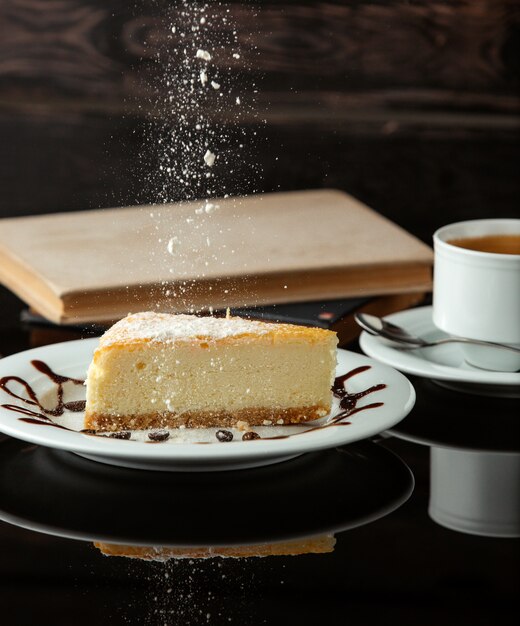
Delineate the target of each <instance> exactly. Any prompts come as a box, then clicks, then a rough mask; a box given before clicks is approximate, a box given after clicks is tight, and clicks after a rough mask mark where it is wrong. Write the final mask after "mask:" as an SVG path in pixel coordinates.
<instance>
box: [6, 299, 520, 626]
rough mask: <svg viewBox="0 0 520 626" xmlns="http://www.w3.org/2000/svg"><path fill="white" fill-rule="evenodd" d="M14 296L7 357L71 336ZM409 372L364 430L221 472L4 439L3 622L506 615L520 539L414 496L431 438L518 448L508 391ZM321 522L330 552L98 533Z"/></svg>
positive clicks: (239, 532)
mask: <svg viewBox="0 0 520 626" xmlns="http://www.w3.org/2000/svg"><path fill="white" fill-rule="evenodd" d="M20 309H21V303H19V302H18V301H17V300H16V299H15V298H14V297H13V296H11V295H9V294H8V293H7V292H5V291H0V353H1V354H3V355H4V356H5V355H7V354H11V353H14V352H17V351H20V350H24V349H27V348H29V347H31V346H33V345H41V344H42V343H45V342H52V341H60V340H66V339H68V338H73V337H72V336H71V335H70V333H63V332H50V331H46V330H43V329H30V328H23V327H22V326H21V324H20V322H19V311H20ZM74 338H76V337H74ZM349 348H351V349H355V346H349ZM413 383H414V385H415V387H416V389H417V394H418V401H417V405H416V407H415V409H414V410H413V412H412V413H411V415H410V416H409V417H408V418H406V419H405V420H404V421H403V422H402V423H401V424H399V425H398V426H397V427H396V428H395V429H394V430H393V431H392V433H385V434H384V435H383V436H381V437H378V438H376V439H377V440H376V441H367V442H360V443H357V444H354V445H351V446H346V447H344V448H340V449H337V450H330V451H326V452H321V453H316V454H311V455H308V456H305V457H300V458H298V459H294V460H293V461H288V462H286V463H282V464H280V465H279V466H272V467H269V468H259V469H255V470H247V471H243V472H225V473H223V474H221V475H219V476H215V475H213V476H212V475H207V476H205V475H198V476H187V475H186V476H182V475H180V474H177V475H174V474H172V475H168V474H162V473H155V472H139V471H135V470H124V469H119V468H109V467H107V466H100V465H98V464H96V463H93V462H90V461H86V460H84V459H80V458H78V457H75V456H74V455H71V454H68V453H63V452H55V451H52V450H47V449H44V448H38V447H35V446H32V445H30V444H25V443H23V442H17V441H15V440H12V439H4V440H3V441H1V442H0V519H2V520H3V521H0V555H1V556H0V577H1V585H0V602H1V607H2V618H1V623H2V624H6V626H15V625H16V626H18V625H20V626H26V625H32V624H38V625H40V624H41V625H46V624H49V625H53V626H54V625H55V626H61V625H63V626H65V625H66V626H69V625H86V624H88V625H91V624H109V625H111V626H117V625H119V624H121V625H128V624H143V625H155V624H157V625H160V626H163V625H164V624H168V625H170V624H172V625H173V624H179V625H184V624H237V625H240V626H242V625H248V624H250V625H254V626H256V625H257V624H289V623H290V624H293V623H294V624H321V625H324V626H326V625H329V624H330V625H335V624H353V625H357V624H359V625H367V624H400V625H403V624H405V625H406V624H410V625H412V624H413V625H414V626H416V625H421V626H422V625H426V626H429V625H430V624H431V625H437V624H471V625H472V626H480V625H495V624H504V625H505V624H513V623H516V621H517V619H516V618H517V617H518V611H517V608H516V599H517V593H518V588H519V582H520V574H519V570H520V542H519V541H518V540H516V539H512V538H500V539H499V538H492V537H485V536H479V535H473V534H468V533H463V532H457V531H453V530H449V529H448V528H445V527H443V526H441V525H440V524H438V523H435V522H434V521H433V520H432V519H431V518H430V517H429V515H428V504H429V497H430V466H429V463H430V448H431V447H435V448H439V447H441V448H449V449H450V450H452V451H454V450H455V451H456V450H458V449H461V450H466V451H467V450H477V451H482V452H500V453H506V454H514V453H515V452H520V444H519V426H520V417H519V418H518V420H515V417H516V414H517V412H518V413H520V402H519V401H515V400H510V399H509V400H500V399H496V398H495V399H493V401H492V402H490V401H487V400H482V399H480V400H479V401H478V402H476V401H475V399H474V398H471V397H467V398H464V397H463V396H461V395H460V394H455V396H454V395H453V394H454V393H455V392H451V391H448V390H446V389H442V388H440V387H437V386H435V385H433V384H432V383H431V382H429V381H423V380H420V379H414V380H413ZM486 402H487V404H486ZM501 420H502V421H501ZM412 475H413V477H412ZM324 535H326V536H329V537H330V536H331V535H334V536H335V539H336V544H335V547H334V550H333V551H332V552H327V553H322V554H301V555H299V556H268V557H265V558H241V559H234V558H228V559H222V558H212V559H199V558H190V557H189V556H188V557H187V558H184V559H172V560H169V561H167V562H154V561H152V562H150V561H145V560H141V559H129V558H125V557H109V556H105V555H103V554H102V553H101V551H100V550H99V548H98V547H96V546H95V545H94V543H97V544H99V542H107V543H109V544H124V545H130V546H137V547H146V546H152V545H153V546H165V547H168V546H170V547H174V548H175V549H178V550H181V551H182V550H184V548H185V547H186V546H199V547H201V548H204V546H209V545H211V546H217V547H218V546H233V545H234V546H237V545H238V546H240V545H242V546H243V545H251V544H258V543H261V544H264V545H268V546H269V545H271V544H277V543H278V542H280V541H285V542H286V541H297V542H298V541H300V540H301V541H304V540H305V538H306V537H308V536H311V537H316V536H324ZM187 554H188V553H187Z"/></svg>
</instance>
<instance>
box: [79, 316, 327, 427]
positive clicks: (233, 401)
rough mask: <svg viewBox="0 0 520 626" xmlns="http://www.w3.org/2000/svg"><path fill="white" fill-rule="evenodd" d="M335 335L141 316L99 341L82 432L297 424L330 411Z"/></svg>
mask: <svg viewBox="0 0 520 626" xmlns="http://www.w3.org/2000/svg"><path fill="white" fill-rule="evenodd" d="M336 343H337V339H336V334H335V333H332V332H330V331H327V330H322V329H318V328H307V327H303V326H293V325H290V324H269V323H263V322H255V321H249V320H244V319H240V318H236V317H233V318H225V319H224V318H216V317H196V316H193V315H167V314H161V313H151V312H149V313H137V314H135V315H129V316H128V317H126V318H124V319H123V320H121V321H120V322H118V323H117V324H115V325H114V326H112V328H110V329H109V330H108V331H107V332H106V333H105V334H104V335H103V337H102V338H101V340H100V343H99V347H98V348H97V349H96V351H95V353H94V359H93V361H92V363H91V365H90V367H89V370H88V378H87V405H86V416H85V427H86V428H91V429H95V430H119V429H144V428H157V427H170V428H174V427H178V426H189V427H205V426H235V425H236V424H237V422H240V421H243V422H247V423H248V424H249V425H271V424H296V423H299V422H305V421H308V420H313V419H316V418H318V417H321V416H323V415H326V414H327V413H328V412H329V411H330V405H331V391H330V389H331V385H332V382H333V377H334V370H335V363H336V352H335V350H336Z"/></svg>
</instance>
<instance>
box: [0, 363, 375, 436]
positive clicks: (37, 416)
mask: <svg viewBox="0 0 520 626" xmlns="http://www.w3.org/2000/svg"><path fill="white" fill-rule="evenodd" d="M31 365H32V366H33V367H34V368H35V369H37V370H38V371H39V372H41V373H42V374H44V375H45V376H47V377H48V378H50V380H51V381H52V382H53V383H54V384H55V385H56V388H57V397H58V402H57V404H56V406H55V407H54V408H52V409H47V408H45V407H44V406H43V405H42V404H41V402H40V400H39V399H38V396H37V395H36V392H35V391H34V389H33V388H32V387H31V385H30V384H29V383H28V382H27V381H25V380H23V378H20V377H18V376H4V377H3V378H0V389H1V390H3V391H5V392H6V393H7V394H9V395H10V396H12V397H13V398H16V399H17V400H20V401H21V402H23V403H24V405H28V406H23V405H18V404H2V405H0V406H2V408H4V409H8V410H9V411H13V412H15V413H21V414H22V415H24V416H25V417H19V418H18V419H19V420H20V421H21V422H26V423H28V424H39V425H43V426H54V427H55V428H61V429H63V430H70V431H72V432H78V431H74V430H72V429H70V428H66V427H65V426H61V425H60V424H56V422H54V421H53V420H52V419H51V417H59V416H61V415H63V413H64V412H65V411H71V412H74V413H80V412H81V411H84V410H85V400H76V401H73V402H64V400H63V395H64V385H65V383H73V384H74V385H83V384H84V381H83V380H80V379H78V378H70V377H69V376H62V375H61V374H57V373H56V372H53V371H52V370H51V368H50V367H49V366H48V365H47V364H46V363H44V362H43V361H37V360H34V361H31ZM370 367H371V366H370V365H363V366H361V367H357V368H355V369H353V370H351V371H350V372H347V373H346V374H343V375H342V376H338V377H337V378H336V379H335V380H334V384H333V386H332V393H333V394H334V396H336V398H339V399H340V403H339V407H340V411H339V413H336V415H334V416H332V417H331V418H330V419H329V420H328V421H327V423H325V424H320V425H318V426H313V427H311V428H308V429H306V430H302V431H300V432H298V433H293V434H290V435H277V436H274V437H260V436H259V435H258V434H257V433H252V434H254V435H257V436H256V437H248V438H246V437H245V436H244V437H242V439H243V440H244V441H247V440H249V439H250V440H254V439H267V440H275V439H287V438H288V437H294V436H296V435H302V434H305V433H308V432H312V431H314V430H321V429H323V428H329V427H331V426H349V425H350V422H349V421H347V418H349V417H351V416H352V415H354V414H356V413H359V412H360V411H366V410H368V409H376V408H378V407H380V406H383V404H384V403H383V402H373V403H372V404H366V405H364V406H357V403H358V401H359V400H361V398H364V397H365V396H368V395H369V394H371V393H374V392H376V391H380V390H381V389H385V387H386V385H385V384H383V383H381V384H379V385H373V386H372V387H369V388H368V389H365V390H364V391H359V392H357V393H349V392H348V391H347V390H346V389H345V382H346V381H347V380H349V379H350V378H353V377H354V376H357V375H358V374H361V373H362V372H366V371H367V370H369V369H370ZM11 382H16V383H18V384H20V385H21V386H22V387H23V388H24V390H25V393H26V394H27V397H24V396H21V395H19V394H17V393H15V392H14V391H13V390H12V389H10V388H9V386H8V385H9V383H11ZM29 406H32V407H37V409H39V411H38V410H35V409H31V408H29ZM79 432H80V433H82V434H85V435H96V432H95V431H93V430H90V429H83V430H80V431H79ZM128 432H129V431H128ZM230 434H231V433H230ZM246 434H247V433H246ZM120 435H121V433H112V434H110V435H108V436H111V437H113V438H120V439H130V437H129V436H127V433H126V432H125V433H124V435H125V436H124V437H123V436H120ZM98 436H102V437H106V436H107V435H98ZM151 439H153V438H152V437H151ZM166 439H167V437H165V439H164V440H166ZM226 441H227V440H226ZM149 443H152V442H149ZM154 443H155V441H154ZM196 443H209V442H202V441H200V442H196Z"/></svg>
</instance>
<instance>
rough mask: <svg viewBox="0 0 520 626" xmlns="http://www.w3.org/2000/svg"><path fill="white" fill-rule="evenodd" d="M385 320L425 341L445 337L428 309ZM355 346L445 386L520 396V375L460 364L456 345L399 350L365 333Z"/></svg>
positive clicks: (401, 368) (464, 363)
mask: <svg viewBox="0 0 520 626" xmlns="http://www.w3.org/2000/svg"><path fill="white" fill-rule="evenodd" d="M385 319H387V320H388V321H390V322H393V323H394V324H398V325H399V326H402V327H403V328H405V329H406V330H408V331H410V332H411V333H412V334H415V335H419V336H420V337H423V338H424V339H426V340H427V341H434V340H436V339H441V338H442V337H446V336H447V335H446V333H443V332H442V331H441V330H439V329H437V328H436V327H435V326H434V324H433V321H432V307H431V306H425V307H421V308H418V309H410V310H408V311H401V312H399V313H394V314H392V315H388V316H387V317H385ZM359 343H360V345H361V348H362V349H363V351H364V352H365V353H366V354H368V355H369V356H371V357H373V358H375V359H377V360H379V361H382V362H383V363H386V364H387V365H391V366H393V367H395V368H397V369H398V370H400V371H402V372H407V373H409V374H416V375H417V376H423V377H425V378H431V379H434V380H439V381H445V382H444V384H445V385H446V384H448V385H449V384H450V383H452V384H453V383H456V384H458V385H459V386H460V383H466V387H467V390H468V391H472V392H474V393H478V392H479V391H480V392H491V393H492V392H493V391H495V392H497V393H498V394H502V393H505V394H512V395H516V393H519V394H520V373H518V372H490V371H486V370H481V369H478V368H476V367H472V366H471V365H469V364H467V363H466V362H465V361H464V358H463V355H462V352H461V350H460V345H459V344H456V343H450V344H446V345H442V346H437V347H434V348H425V349H418V350H401V349H399V348H398V347H396V344H393V343H390V342H387V341H386V340H385V339H382V338H381V337H375V336H373V335H369V334H368V333H366V332H363V333H361V337H360V340H359Z"/></svg>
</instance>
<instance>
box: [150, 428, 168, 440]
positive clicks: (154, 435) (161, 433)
mask: <svg viewBox="0 0 520 626" xmlns="http://www.w3.org/2000/svg"><path fill="white" fill-rule="evenodd" d="M169 438H170V433H169V432H168V431H167V430H152V431H151V432H149V433H148V439H151V440H152V441H166V440H167V439H169Z"/></svg>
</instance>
